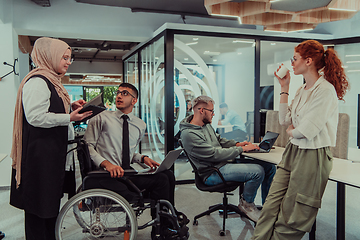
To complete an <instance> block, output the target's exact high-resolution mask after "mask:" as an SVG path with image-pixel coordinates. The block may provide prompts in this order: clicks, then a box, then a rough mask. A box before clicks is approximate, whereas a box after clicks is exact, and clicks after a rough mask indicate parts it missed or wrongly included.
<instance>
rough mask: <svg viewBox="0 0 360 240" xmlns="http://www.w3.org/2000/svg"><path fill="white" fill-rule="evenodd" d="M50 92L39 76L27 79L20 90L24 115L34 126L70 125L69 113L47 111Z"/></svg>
mask: <svg viewBox="0 0 360 240" xmlns="http://www.w3.org/2000/svg"><path fill="white" fill-rule="evenodd" d="M50 95H51V92H50V90H49V88H48V85H47V84H46V82H45V81H44V80H43V79H42V78H39V77H35V78H31V79H29V80H28V81H27V82H26V83H25V85H24V87H23V91H22V103H23V107H24V112H25V117H26V120H27V121H28V123H29V124H31V125H32V126H34V127H42V128H51V127H56V126H67V125H70V114H66V113H51V112H48V110H49V107H50Z"/></svg>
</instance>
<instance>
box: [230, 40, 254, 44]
mask: <svg viewBox="0 0 360 240" xmlns="http://www.w3.org/2000/svg"><path fill="white" fill-rule="evenodd" d="M232 42H233V43H251V44H253V43H254V41H246V40H233V41H232Z"/></svg>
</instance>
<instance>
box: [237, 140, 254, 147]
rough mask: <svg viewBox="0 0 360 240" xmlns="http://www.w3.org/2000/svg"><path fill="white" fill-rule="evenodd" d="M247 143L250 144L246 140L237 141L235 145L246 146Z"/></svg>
mask: <svg viewBox="0 0 360 240" xmlns="http://www.w3.org/2000/svg"><path fill="white" fill-rule="evenodd" d="M249 144H251V142H247V141H244V142H237V143H236V146H237V147H243V146H246V145H249Z"/></svg>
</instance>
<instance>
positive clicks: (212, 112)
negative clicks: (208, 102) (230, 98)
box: [198, 108, 215, 114]
mask: <svg viewBox="0 0 360 240" xmlns="http://www.w3.org/2000/svg"><path fill="white" fill-rule="evenodd" d="M200 109H201V108H198V110H200ZM203 109H205V110H207V111H209V112H211V114H214V113H215V112H214V109H212V110H211V109H207V108H203Z"/></svg>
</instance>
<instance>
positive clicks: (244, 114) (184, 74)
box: [174, 35, 255, 180]
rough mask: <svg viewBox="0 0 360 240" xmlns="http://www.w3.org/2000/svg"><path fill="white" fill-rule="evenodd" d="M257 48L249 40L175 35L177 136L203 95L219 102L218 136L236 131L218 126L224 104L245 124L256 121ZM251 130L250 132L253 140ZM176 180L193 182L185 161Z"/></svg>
mask: <svg viewBox="0 0 360 240" xmlns="http://www.w3.org/2000/svg"><path fill="white" fill-rule="evenodd" d="M194 39H196V41H195V40H194ZM254 46H255V44H254V40H247V39H237V38H221V37H208V36H194V35H175V39H174V48H175V49H174V51H175V52H174V55H175V59H174V68H175V70H174V92H175V98H174V109H175V112H174V119H175V124H174V133H175V134H176V133H178V131H179V124H180V122H181V121H182V120H183V119H184V118H185V117H186V116H189V115H191V114H192V113H191V110H189V108H191V107H192V106H189V104H188V102H189V101H190V100H192V99H193V98H195V97H197V96H199V95H207V96H210V97H212V98H213V99H214V100H215V105H214V110H215V116H214V118H213V122H212V125H213V127H214V129H217V131H218V132H223V133H225V132H227V131H233V126H231V125H228V126H225V127H224V126H218V121H219V120H220V119H222V118H223V117H224V116H222V115H221V113H220V109H219V105H220V104H221V103H224V102H226V104H227V105H228V107H229V109H231V110H232V111H234V112H236V113H237V114H238V115H240V116H241V118H242V119H243V120H244V121H246V122H248V121H251V122H252V121H253V120H252V119H253V114H249V113H253V111H254V56H255V51H254ZM250 127H251V125H250V126H249V127H248V128H246V129H248V130H249V131H248V132H246V135H247V136H249V138H251V134H253V132H251V129H250ZM175 147H177V146H175ZM175 176H176V179H177V180H180V179H190V178H193V175H192V174H191V171H190V166H189V165H188V164H185V163H182V162H181V161H177V162H176V165H175Z"/></svg>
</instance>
